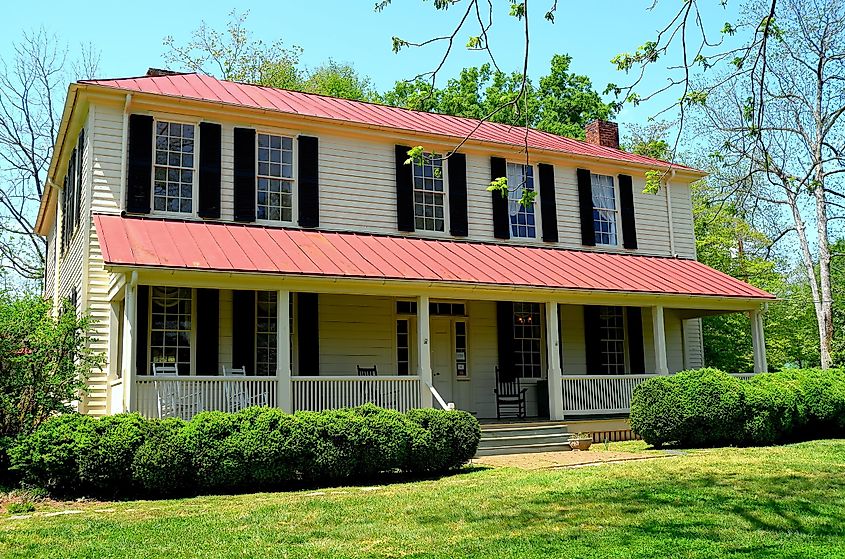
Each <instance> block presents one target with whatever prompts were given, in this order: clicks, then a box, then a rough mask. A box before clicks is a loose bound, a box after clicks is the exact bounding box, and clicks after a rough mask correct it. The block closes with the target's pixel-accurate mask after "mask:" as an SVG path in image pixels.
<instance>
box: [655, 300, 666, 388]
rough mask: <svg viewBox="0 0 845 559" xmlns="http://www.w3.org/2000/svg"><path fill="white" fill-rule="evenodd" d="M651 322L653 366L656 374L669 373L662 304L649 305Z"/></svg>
mask: <svg viewBox="0 0 845 559" xmlns="http://www.w3.org/2000/svg"><path fill="white" fill-rule="evenodd" d="M651 323H652V328H653V329H654V366H655V369H656V370H655V371H654V372H655V373H657V374H658V375H668V374H669V362H668V360H667V357H666V322H665V320H664V317H663V305H658V306H656V307H651Z"/></svg>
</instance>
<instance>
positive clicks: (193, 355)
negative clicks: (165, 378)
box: [145, 285, 197, 376]
mask: <svg viewBox="0 0 845 559" xmlns="http://www.w3.org/2000/svg"><path fill="white" fill-rule="evenodd" d="M156 287H165V288H166V287H175V288H176V289H190V290H191V330H190V344H191V347H190V359H191V362H190V364H189V367H188V374H189V375H192V376H194V375H196V374H197V372H196V367H197V290H196V289H194V288H192V287H183V286H168V285H150V286H147V289H149V296H148V297H147V299H148V300H147V371H146V372H145V374H146V375H152V374H153V348H152V337H153V289H155V288H156ZM181 374H182V373H181V372H180V376H181Z"/></svg>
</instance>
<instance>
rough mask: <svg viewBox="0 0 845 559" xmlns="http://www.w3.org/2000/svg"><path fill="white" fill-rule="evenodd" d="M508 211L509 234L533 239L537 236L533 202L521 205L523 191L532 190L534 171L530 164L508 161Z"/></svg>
mask: <svg viewBox="0 0 845 559" xmlns="http://www.w3.org/2000/svg"><path fill="white" fill-rule="evenodd" d="M507 172H508V213H509V214H510V221H511V236H512V237H517V238H527V239H533V238H535V237H536V236H537V227H536V226H535V222H534V204H531V205H529V206H527V207H526V206H523V205H522V204H521V203H520V201H521V200H522V196H523V193H524V192H525V191H526V190H528V191H533V190H534V173H533V167H532V166H531V165H522V164H519V163H508V171H507Z"/></svg>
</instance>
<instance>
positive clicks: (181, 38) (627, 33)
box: [0, 0, 731, 123]
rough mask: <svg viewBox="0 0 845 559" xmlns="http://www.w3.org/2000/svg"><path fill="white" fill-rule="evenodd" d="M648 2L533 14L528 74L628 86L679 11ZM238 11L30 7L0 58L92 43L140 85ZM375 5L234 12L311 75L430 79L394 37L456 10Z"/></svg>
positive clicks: (629, 117)
mask: <svg viewBox="0 0 845 559" xmlns="http://www.w3.org/2000/svg"><path fill="white" fill-rule="evenodd" d="M651 2H652V0H592V1H590V2H583V1H574V0H561V1H560V2H559V9H558V15H557V21H556V23H555V24H554V25H551V24H549V23H548V22H546V21H545V20H543V19H542V9H543V8H544V5H545V4H548V3H550V2H545V1H544V2H543V4H542V5H541V4H540V3H537V2H535V3H534V4H529V6H530V7H531V8H532V9H533V11H534V12H535V13H533V17H532V46H531V51H530V60H531V68H530V72H531V74H532V75H533V76H535V77H536V76H539V75H542V73H543V72H545V71H546V69H547V68H548V63H549V60H550V58H551V57H552V55H553V54H555V53H569V54H570V55H572V56H573V58H574V63H573V69H574V70H575V71H577V72H578V73H581V74H585V75H587V76H589V77H590V78H591V79H592V81H593V85H594V87H595V88H596V89H597V90H599V91H600V92H601V91H603V90H604V88H605V86H606V85H607V84H608V83H609V82H614V83H624V82H625V76H624V74H621V73H620V72H617V71H616V70H615V69H614V68H613V66H612V65H611V64H610V62H609V61H610V59H611V58H612V57H613V56H614V55H615V54H617V53H619V52H621V51H632V50H634V49H635V48H636V46H637V45H639V44H641V43H642V42H643V41H645V40H646V39H647V38H649V37H650V36H651V35H652V34H653V32H654V31H655V30H656V29H657V28H658V27H659V26H660V25H662V24H665V23H666V21H667V17H669V13H670V11H671V10H676V9H677V1H674V0H673V1H669V0H663V1H662V2H661V3H660V4H659V5H658V7H657V9H655V10H653V11H649V10H648V9H647V8H648V6H650V5H651ZM234 4H235V3H234V2H219V1H216V0H212V1H208V2H202V3H200V2H192V1H188V0H183V1H182V2H174V1H173V0H166V1H163V0H145V1H144V2H142V3H137V4H136V3H133V4H131V5H132V6H133V7H135V8H136V9H133V10H132V11H131V12H130V11H129V10H126V9H120V8H118V6H121V5H122V3H119V2H114V1H111V2H107V1H102V0H92V1H88V2H84V3H81V4H80V3H75V2H57V1H55V0H50V1H48V2H46V3H45V2H26V3H23V4H18V6H17V7H16V9H15V10H12V11H5V12H4V15H3V18H2V20H0V37H3V40H2V41H0V56H3V57H4V58H6V57H8V56H9V54H10V47H11V43H12V41H13V40H15V39H16V38H18V37H20V34H21V33H22V32H24V31H27V30H32V29H35V28H38V27H40V26H42V25H43V26H44V27H46V28H47V29H48V30H49V31H54V32H56V33H58V34H59V35H60V36H61V37H62V38H63V39H64V40H66V41H67V42H68V44H69V45H70V47H71V49H73V48H76V47H77V46H78V45H79V44H80V43H83V42H88V41H90V42H92V43H93V44H94V46H95V47H96V48H98V49H99V50H100V51H101V53H102V54H101V64H100V69H101V74H102V76H103V77H119V76H132V75H140V74H143V73H144V72H145V71H146V69H147V67H150V66H159V67H160V66H163V65H164V61H163V60H162V53H163V51H164V47H163V46H162V39H163V38H164V37H165V36H166V35H173V36H174V38H175V39H176V41H177V42H180V43H182V42H185V41H186V40H187V39H188V38H189V36H190V31H191V30H193V29H195V28H196V27H197V26H198V25H199V23H200V21H201V20H203V19H204V20H205V21H206V22H207V23H208V24H209V25H210V26H211V27H213V28H216V29H223V28H224V26H225V22H226V20H227V16H228V13H229V12H230V11H231V9H232V8H233V6H234ZM495 4H496V10H497V12H498V14H497V16H496V17H497V19H496V23H495V25H494V28H493V44H494V48H495V54H496V56H497V59H498V61H499V64H500V66H501V67H502V68H503V69H516V68H518V67H519V66H520V65H521V61H522V43H521V35H520V33H521V29H520V26H519V25H520V24H519V23H518V22H517V21H516V20H514V19H513V18H510V17H508V16H507V10H508V2H507V1H506V0H495ZM717 4H718V3H717V2H712V5H713V7H712V8H710V10H711V11H710V12H709V13H707V14H706V15H707V16H708V17H709V18H711V19H710V21H711V27H712V28H715V29H719V28H721V25H722V23H723V22H724V21H726V20H728V19H730V17H731V16H730V14H729V13H725V12H724V11H723V10H722V9H721V8H718V7H717V6H716V5H717ZM373 5H374V0H347V1H343V0H309V1H307V2H302V1H293V0H276V1H265V0H261V1H244V2H240V3H238V4H237V8H238V10H239V11H243V10H244V9H248V10H249V11H250V17H249V19H248V24H249V27H250V29H251V30H252V31H253V33H254V35H255V37H256V38H261V39H263V40H265V41H267V42H272V41H273V40H275V39H277V38H279V37H281V38H282V39H284V41H285V42H286V43H287V44H289V45H298V46H300V47H302V48H303V49H304V53H303V57H302V61H303V63H304V64H306V65H308V66H315V65H317V64H319V63H320V62H322V61H324V60H326V59H328V58H334V59H335V60H338V61H342V62H351V63H353V64H354V65H355V66H356V67H357V68H358V69H359V71H360V72H362V73H363V74H366V75H368V76H370V78H372V80H373V81H374V83H375V85H376V87H377V89H379V90H385V89H388V88H390V87H391V86H392V85H393V83H394V82H395V81H396V80H399V79H406V78H409V77H413V76H414V75H415V74H417V73H419V72H422V71H425V70H427V69H430V68H431V67H432V65H433V64H435V63H436V61H437V60H438V59H439V58H438V57H439V55H440V47H433V48H429V49H428V50H425V51H415V52H413V51H403V52H402V53H400V54H398V55H397V54H393V52H392V51H391V37H392V36H394V35H397V36H400V37H402V38H405V39H408V40H415V39H424V38H428V37H430V36H432V35H434V34H442V33H443V32H444V31H445V30H447V29H451V26H452V25H453V22H454V21H455V20H456V18H457V17H458V15H459V13H458V10H457V9H455V8H453V9H451V10H449V11H448V12H445V13H444V12H436V11H435V10H434V9H433V6H432V2H431V0H429V1H427V2H422V1H421V0H394V4H393V5H392V6H389V7H388V8H387V9H386V10H385V11H383V12H381V13H376V12H374V10H373ZM83 6H84V8H83ZM138 7H140V8H142V9H137V8H138ZM468 35H469V32H467V33H465V34H463V36H462V37H461V40H459V42H458V45H457V47H458V48H456V49H455V51H454V55H453V57H452V58H451V61H450V63H449V64H448V65H447V67H446V72H445V74H444V76H451V75H455V74H456V73H457V71H458V70H459V69H460V68H462V67H465V66H471V65H477V64H481V63H483V62H484V59H483V57H482V55H481V54H479V53H472V52H468V51H466V49H464V48H462V46H461V45H463V44H464V43H465V41H466V36H468ZM664 78H665V76H658V75H657V74H656V73H655V75H654V76H653V78H652V79H651V80H650V85H651V86H656V85H658V84H660V83H662V82H661V80H662V79H664ZM674 95H675V96H677V93H676V94H674ZM665 101H666V99H664V100H661V103H655V104H650V105H647V106H644V107H640V108H637V109H633V108H632V109H626V110H625V111H624V112H623V113H622V114H621V115H619V118H618V120H619V121H620V122H622V123H625V122H645V121H646V119H647V118H648V116H650V115H651V114H653V113H655V112H656V111H657V110H659V109H660V108H662V106H663V104H665Z"/></svg>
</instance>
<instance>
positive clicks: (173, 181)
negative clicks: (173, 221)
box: [153, 121, 196, 213]
mask: <svg viewBox="0 0 845 559" xmlns="http://www.w3.org/2000/svg"><path fill="white" fill-rule="evenodd" d="M194 165H195V158H194V125H193V124H182V123H179V122H162V121H157V122H156V128H155V181H154V184H153V208H154V209H155V210H156V211H162V212H174V213H193V211H194V175H195V174H196V173H195V172H194V169H195V167H194Z"/></svg>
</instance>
